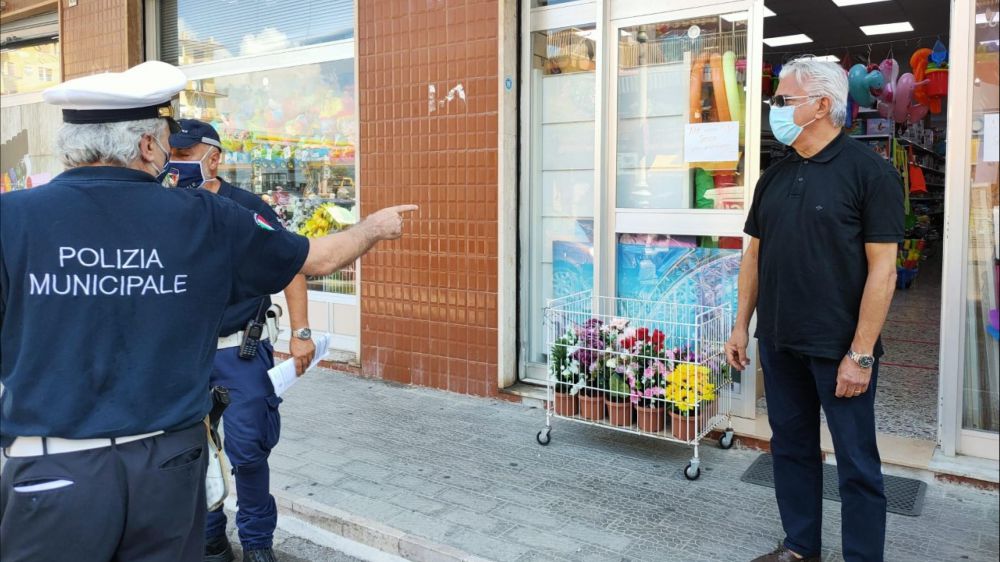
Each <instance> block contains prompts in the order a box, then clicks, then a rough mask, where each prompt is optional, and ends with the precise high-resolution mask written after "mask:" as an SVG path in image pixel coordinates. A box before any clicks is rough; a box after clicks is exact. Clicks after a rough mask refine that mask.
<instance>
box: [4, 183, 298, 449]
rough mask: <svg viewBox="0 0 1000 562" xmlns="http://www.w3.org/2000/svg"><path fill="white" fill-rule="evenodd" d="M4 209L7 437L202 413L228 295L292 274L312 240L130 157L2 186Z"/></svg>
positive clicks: (188, 421)
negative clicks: (32, 183) (159, 177)
mask: <svg viewBox="0 0 1000 562" xmlns="http://www.w3.org/2000/svg"><path fill="white" fill-rule="evenodd" d="M0 219H2V220H0V321H2V324H0V350H2V353H0V382H2V383H3V386H4V392H3V396H2V398H0V420H2V429H0V432H2V433H0V436H2V437H3V438H4V440H5V441H9V440H10V438H11V437H14V436H19V435H26V436H51V437H66V438H76V439H80V438H93V437H114V436H125V435H135V434H139V433H145V432H150V431H157V430H168V431H169V430H175V429H181V428H184V427H188V426H191V425H193V424H195V423H198V422H199V421H200V420H201V419H202V418H204V416H205V415H206V414H207V413H208V410H209V407H210V397H209V392H208V382H209V375H210V374H211V371H212V362H213V359H214V356H215V349H216V345H217V338H218V335H219V329H220V324H221V319H222V313H223V311H224V310H225V308H226V306H227V305H229V304H230V303H235V302H242V301H245V300H247V299H250V298H253V297H259V296H261V295H269V294H271V293H273V292H275V291H279V290H281V289H282V288H284V287H285V286H286V285H287V284H288V282H289V281H290V280H291V279H292V277H293V276H294V275H295V274H296V273H298V271H299V270H300V269H301V267H302V264H303V263H304V262H305V259H306V256H307V254H308V250H309V242H308V240H306V239H305V238H303V237H300V236H297V235H294V234H291V233H288V232H285V231H281V230H276V229H274V227H272V226H271V225H269V224H268V222H267V221H266V220H265V219H263V218H261V217H259V216H258V215H255V214H254V213H252V212H250V211H248V210H246V209H244V208H242V207H240V206H239V205H236V204H235V203H233V202H232V201H230V200H228V199H225V198H222V197H216V196H215V195H214V194H212V193H209V192H207V191H204V190H190V189H165V188H163V187H162V186H160V184H159V183H157V182H156V181H155V180H154V179H153V177H152V176H150V175H149V174H147V173H144V172H140V171H136V170H131V169H127V168H117V167H81V168H74V169H71V170H68V171H66V172H63V173H62V174H60V175H59V176H57V177H56V178H55V179H53V180H52V181H51V182H50V183H49V184H47V185H45V186H42V187H39V188H36V189H32V190H27V191H18V192H13V193H8V194H5V195H2V196H0Z"/></svg>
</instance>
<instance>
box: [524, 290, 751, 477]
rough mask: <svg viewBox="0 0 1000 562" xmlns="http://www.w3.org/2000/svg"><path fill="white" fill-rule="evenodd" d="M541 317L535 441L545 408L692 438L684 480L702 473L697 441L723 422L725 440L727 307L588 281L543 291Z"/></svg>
mask: <svg viewBox="0 0 1000 562" xmlns="http://www.w3.org/2000/svg"><path fill="white" fill-rule="evenodd" d="M545 322H546V339H547V345H548V348H549V355H548V376H549V385H548V390H547V400H546V408H545V428H544V429H542V430H541V431H539V432H538V435H537V436H536V439H537V440H538V443H539V444H541V445H548V444H549V441H550V434H551V432H552V418H560V419H566V420H571V421H574V422H579V423H585V424H590V425H597V426H601V427H606V428H609V429H614V430H616V431H622V432H626V433H633V434H637V435H643V436H647V437H653V438H656V439H662V440H664V441H672V442H675V443H681V444H684V445H689V446H691V447H692V448H693V456H692V458H691V461H690V462H689V463H688V465H687V467H685V469H684V476H685V477H687V478H688V479H689V480H695V479H697V478H698V477H699V476H700V475H701V467H700V460H699V456H698V447H699V444H700V442H701V441H702V440H703V439H704V438H705V437H706V436H707V435H708V434H709V432H711V431H713V430H715V429H716V428H718V427H720V426H722V424H723V423H724V424H725V430H724V432H723V434H722V436H721V437H720V439H719V445H720V446H721V447H722V448H723V449H728V448H730V447H732V445H733V429H732V408H731V405H732V396H731V391H732V377H731V376H730V367H729V366H728V365H727V364H726V356H725V348H724V346H725V342H726V340H727V339H728V338H729V334H730V331H731V329H732V310H731V309H730V308H729V307H725V306H702V305H692V304H679V303H673V302H653V301H643V300H636V299H624V298H615V297H600V296H595V295H593V294H591V292H589V291H587V292H582V293H578V294H575V295H570V296H566V297H562V298H559V299H555V300H552V301H550V302H549V305H548V307H546V314H545Z"/></svg>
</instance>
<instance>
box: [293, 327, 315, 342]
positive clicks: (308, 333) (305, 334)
mask: <svg viewBox="0 0 1000 562" xmlns="http://www.w3.org/2000/svg"><path fill="white" fill-rule="evenodd" d="M312 334H313V332H312V330H310V329H309V328H299V329H298V330H292V335H293V336H295V337H297V338H299V339H300V340H307V339H310V338H312Z"/></svg>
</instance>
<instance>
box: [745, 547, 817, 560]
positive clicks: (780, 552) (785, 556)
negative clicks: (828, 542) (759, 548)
mask: <svg viewBox="0 0 1000 562" xmlns="http://www.w3.org/2000/svg"><path fill="white" fill-rule="evenodd" d="M752 562H819V556H813V557H811V558H799V557H798V556H795V554H794V553H792V551H791V550H788V549H787V548H786V547H785V545H781V546H779V547H778V548H777V549H775V551H774V552H772V553H770V554H765V555H764V556H758V557H757V558H754V559H753V560H752Z"/></svg>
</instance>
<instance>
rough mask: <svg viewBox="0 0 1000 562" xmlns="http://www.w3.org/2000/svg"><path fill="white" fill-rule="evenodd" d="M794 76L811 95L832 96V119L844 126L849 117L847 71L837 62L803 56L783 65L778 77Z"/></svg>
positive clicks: (839, 125) (837, 124) (836, 123)
mask: <svg viewBox="0 0 1000 562" xmlns="http://www.w3.org/2000/svg"><path fill="white" fill-rule="evenodd" d="M786 76H792V77H794V78H795V81H796V82H798V83H799V85H800V86H802V88H803V89H804V90H805V91H807V92H809V94H810V95H814V96H823V97H827V98H830V120H831V121H832V122H833V124H834V125H836V126H838V127H842V126H843V125H844V120H845V119H846V118H847V73H846V72H844V69H843V68H841V67H840V65H838V64H837V63H834V62H830V61H823V60H817V59H816V58H814V57H802V58H797V59H795V60H792V61H789V62H787V63H785V64H784V66H782V67H781V74H780V75H779V76H778V78H782V79H783V78H785V77H786Z"/></svg>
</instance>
